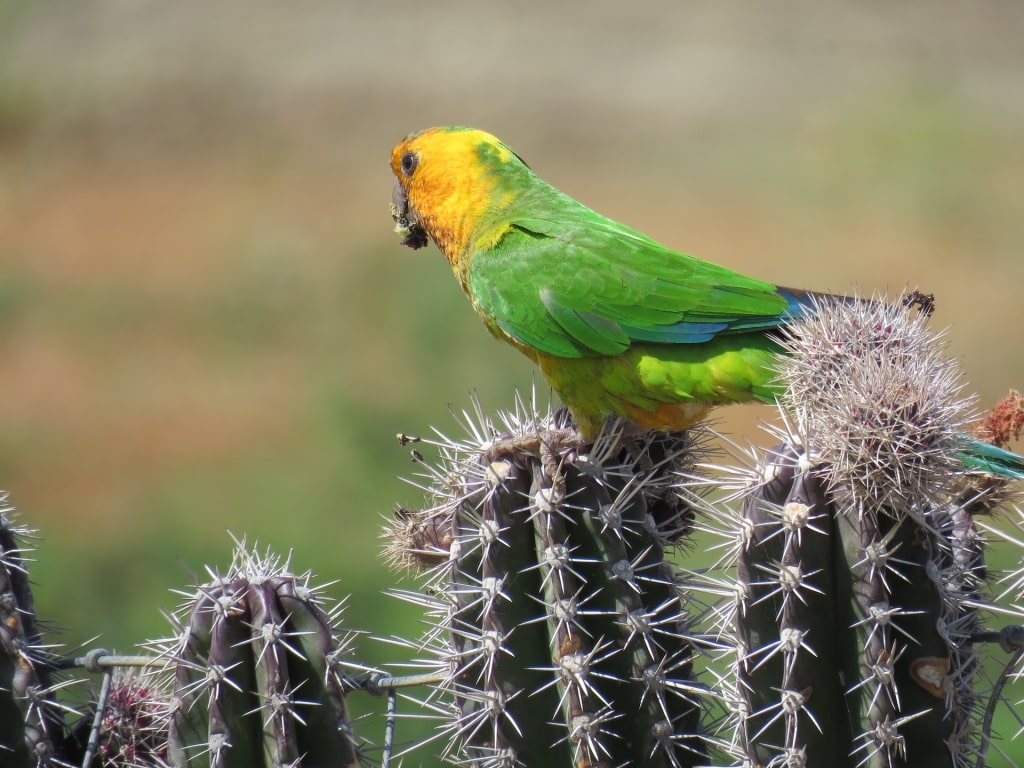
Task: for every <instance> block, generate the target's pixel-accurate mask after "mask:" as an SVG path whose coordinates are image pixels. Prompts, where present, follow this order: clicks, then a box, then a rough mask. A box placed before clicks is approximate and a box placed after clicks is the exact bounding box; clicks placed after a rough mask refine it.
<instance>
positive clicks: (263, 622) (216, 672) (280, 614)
mask: <svg viewBox="0 0 1024 768" xmlns="http://www.w3.org/2000/svg"><path fill="white" fill-rule="evenodd" d="M310 579H311V576H310V574H308V573H307V574H304V575H296V574H294V573H292V572H291V571H290V570H289V567H288V563H287V562H282V561H281V560H279V559H278V558H276V557H273V556H270V555H260V554H259V553H258V552H256V551H255V550H249V549H248V548H246V546H245V544H244V542H242V543H240V544H239V546H238V548H237V550H236V553H235V558H234V562H233V563H232V565H231V567H230V568H229V569H228V571H227V572H226V573H225V574H223V575H217V574H213V573H211V580H210V581H209V582H208V583H207V584H204V585H201V586H199V587H198V588H197V590H196V591H195V593H194V594H191V595H189V596H188V598H187V601H186V603H185V605H184V606H183V607H182V609H181V611H180V612H179V613H178V615H177V620H178V622H179V623H180V625H181V634H180V637H179V639H178V640H177V641H176V642H175V643H174V647H173V648H172V652H173V657H174V663H175V679H176V691H175V698H176V704H175V708H174V712H173V714H172V717H171V722H170V736H169V742H170V749H169V759H170V762H171V764H172V765H175V766H182V767H184V766H186V765H187V766H189V768H193V767H194V766H210V767H211V768H230V767H231V766H245V767H246V768H258V767H259V766H268V767H270V766H273V767H274V768H277V767H278V766H291V765H296V766H297V765H310V766H338V767H339V768H341V767H342V766H344V768H351V767H352V766H358V765H361V758H360V750H359V748H358V745H357V743H356V740H355V739H354V737H353V734H352V729H351V719H350V717H349V714H348V709H347V705H346V701H345V696H346V693H347V692H348V690H349V689H350V687H351V684H350V680H349V678H348V677H347V676H346V674H345V672H344V669H345V663H344V654H345V653H347V651H348V643H349V640H350V638H339V637H338V634H337V628H336V625H337V621H338V617H339V610H340V609H331V610H328V609H326V608H325V605H324V601H323V599H322V598H321V597H320V596H319V595H318V593H317V590H316V589H314V588H312V587H310Z"/></svg>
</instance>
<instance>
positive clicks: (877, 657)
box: [723, 301, 1024, 768]
mask: <svg viewBox="0 0 1024 768" xmlns="http://www.w3.org/2000/svg"><path fill="white" fill-rule="evenodd" d="M787 345H788V347H789V352H790V355H789V356H788V357H787V358H786V359H785V360H784V362H783V364H782V365H781V367H780V377H781V380H782V382H783V383H784V385H785V392H786V394H785V397H784V399H783V402H782V412H783V414H784V415H785V416H786V417H787V423H788V424H791V425H795V426H793V427H791V428H786V429H783V430H782V432H781V434H782V436H783V438H784V442H783V443H782V444H781V445H779V446H776V447H775V448H773V449H772V450H770V451H768V452H767V453H766V454H764V455H763V456H762V457H761V458H760V460H759V462H758V463H757V466H756V467H755V470H754V472H753V473H752V474H751V475H748V482H747V483H746V484H745V487H743V488H742V489H741V490H740V491H739V492H738V493H737V494H736V495H737V497H738V498H739V499H741V500H742V504H741V508H740V515H738V516H737V518H736V520H737V524H736V525H735V526H733V533H732V534H731V535H732V536H733V537H734V539H735V541H736V542H737V546H736V548H735V554H736V559H737V563H736V566H737V568H736V571H737V578H738V585H737V589H736V590H735V595H736V597H735V600H734V602H733V604H732V605H731V606H729V607H728V608H727V612H728V615H729V621H727V622H726V623H727V625H731V626H732V627H733V633H732V634H731V635H727V636H724V637H723V640H725V641H729V640H730V638H731V642H732V644H734V645H735V647H736V649H737V650H736V660H735V664H734V668H733V669H734V671H733V677H732V683H733V686H732V699H733V701H734V705H733V707H732V709H733V717H732V719H733V722H734V727H735V733H736V746H737V751H738V753H739V757H740V759H743V760H745V761H747V762H748V763H749V764H751V765H779V766H793V767H794V768H802V767H803V766H814V765H834V766H841V765H848V766H854V765H856V766H878V767H879V768H882V767H883V766H884V767H888V766H900V765H929V766H961V765H968V764H970V763H972V762H973V761H974V760H975V759H978V760H979V761H981V760H983V759H984V754H985V748H986V746H987V741H986V740H987V733H986V730H987V727H986V726H985V725H984V724H983V723H981V722H980V721H981V719H982V712H981V709H980V705H981V703H982V702H983V701H984V700H985V695H986V692H985V691H984V690H983V689H982V687H981V685H980V684H979V682H978V681H977V680H976V677H977V673H978V670H979V669H980V663H981V655H982V653H983V647H982V645H981V644H980V641H982V640H983V639H986V638H988V639H992V637H991V634H992V633H986V632H985V631H983V628H982V617H983V614H984V612H985V611H986V610H988V609H990V608H992V606H991V604H990V602H989V601H988V600H987V598H986V597H985V594H984V593H985V579H986V570H985V568H986V566H985V560H984V542H983V537H982V531H981V530H979V527H978V526H977V525H976V524H975V518H976V516H979V515H985V514H988V513H990V512H992V511H993V508H994V507H995V506H996V505H998V504H999V503H1001V502H1004V501H1005V500H1006V493H1007V489H1006V487H1005V482H1003V481H996V480H993V479H991V478H987V477H984V476H982V475H980V474H976V473H972V472H970V471H968V470H967V469H965V468H964V465H963V463H962V461H961V458H960V450H961V448H962V446H963V445H964V444H965V441H966V440H967V438H966V434H967V430H968V427H969V424H970V423H971V421H972V413H971V400H970V399H969V398H967V397H965V396H964V395H963V394H962V390H963V387H962V383H961V381H960V376H959V372H958V370H957V369H956V366H955V364H954V362H953V361H951V360H949V359H947V358H945V357H944V356H943V344H942V340H941V334H934V333H931V332H930V331H928V330H927V328H926V318H925V316H924V315H922V314H919V315H917V316H914V315H912V314H911V313H910V311H909V310H908V309H906V308H905V307H901V306H893V305H889V304H885V303H883V302H881V301H874V302H869V303H863V304H857V305H854V306H838V305H836V306H825V307H823V308H822V311H820V312H819V313H818V315H817V316H816V317H814V318H811V319H809V320H807V321H804V322H802V323H800V324H799V326H798V327H797V328H796V329H795V330H794V333H793V335H792V337H791V338H790V339H789V340H788V341H787ZM732 482H733V484H735V479H734V480H733V481H732ZM741 485H744V484H742V483H741ZM1002 613H1003V615H1004V616H1005V615H1006V614H1007V613H1009V616H1010V619H1011V620H1013V621H1017V622H1019V621H1021V619H1022V618H1024V612H1022V611H1021V610H1020V609H1019V608H1012V609H1010V610H1009V611H1006V610H1005V609H1002ZM1011 629H1013V628H1012V627H1011ZM1013 634H1014V633H1013V632H1010V635H1013ZM1010 635H1007V634H1006V633H1003V634H1002V635H1001V636H1000V637H1001V639H1002V640H1003V645H1004V646H1005V645H1006V638H1007V637H1008V636H1010ZM990 647H991V646H990ZM979 764H981V763H980V762H979Z"/></svg>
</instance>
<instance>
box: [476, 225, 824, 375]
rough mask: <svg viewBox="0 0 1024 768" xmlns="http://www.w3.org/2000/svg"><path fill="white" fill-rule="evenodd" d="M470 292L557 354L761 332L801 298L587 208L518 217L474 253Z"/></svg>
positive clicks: (532, 343) (502, 322) (511, 330)
mask: <svg viewBox="0 0 1024 768" xmlns="http://www.w3.org/2000/svg"><path fill="white" fill-rule="evenodd" d="M469 277H470V289H471V290H472V292H473V295H474V298H475V300H476V303H477V305H478V306H479V307H480V308H481V309H482V310H483V311H484V312H485V313H486V314H487V315H489V316H490V317H491V318H493V321H494V322H495V323H496V324H497V325H498V326H499V327H500V328H501V329H502V330H503V331H505V332H506V333H507V334H509V335H510V336H512V337H513V338H514V339H516V340H518V341H519V342H520V343H522V344H525V345H526V346H528V347H532V348H534V349H537V350H539V351H541V352H544V353H546V354H549V355H554V356H556V357H587V356H593V355H616V354H619V353H621V352H623V351H625V350H626V349H627V348H628V347H630V346H631V345H632V344H634V343H647V344H694V343H700V342H704V341H709V340H711V339H712V338H715V337H716V336H719V335H721V334H730V333H741V332H744V331H753V330H767V329H770V328H774V327H777V326H779V325H781V324H782V323H784V322H786V321H787V320H789V319H792V318H793V317H795V316H796V315H798V314H799V313H800V310H801V308H802V306H803V302H805V301H806V300H807V299H806V296H804V295H802V294H800V293H799V292H796V291H788V290H786V289H780V288H777V287H776V286H774V285H771V284H770V283H765V282H762V281H760V280H755V279H753V278H749V277H745V276H743V275H740V274H737V273H735V272H733V271H731V270H728V269H725V268H724V267H719V266H717V265H715V264H711V263H708V262H704V261H701V260H699V259H695V258H693V257H692V256H687V255H685V254H681V253H677V252H675V251H672V250H670V249H668V248H666V247H664V246H662V245H660V244H658V243H657V242H655V241H654V240H651V239H650V238H648V237H646V236H644V235H642V234H640V233H639V232H636V231H635V230H632V229H629V228H628V227H625V226H623V225H620V224H616V223H615V222H613V221H611V220H608V219H605V218H604V217H601V216H599V215H597V214H594V213H593V212H591V211H586V212H585V214H584V215H580V216H577V217H575V218H573V217H567V218H566V219H565V220H559V221H557V222H552V221H550V220H546V219H533V218H521V219H516V221H515V222H514V223H513V225H512V227H511V229H510V230H509V231H508V232H507V233H506V234H505V235H504V237H502V239H501V240H500V241H499V242H498V243H497V244H496V245H495V247H493V248H491V249H489V250H486V251H480V252H478V253H476V254H475V255H474V256H473V260H472V262H471V265H470V270H469Z"/></svg>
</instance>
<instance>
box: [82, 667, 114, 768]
mask: <svg viewBox="0 0 1024 768" xmlns="http://www.w3.org/2000/svg"><path fill="white" fill-rule="evenodd" d="M113 677H114V671H113V669H108V670H107V671H106V672H104V673H103V683H102V685H101V686H100V695H99V698H97V699H96V714H95V715H94V716H93V719H92V728H90V729H89V743H88V744H87V745H86V747H85V756H84V757H83V758H82V768H89V766H91V765H92V761H93V758H94V757H96V750H97V749H98V748H99V742H100V728H101V727H102V725H103V715H104V714H105V712H106V709H107V700H108V699H109V698H110V684H111V680H112V678H113Z"/></svg>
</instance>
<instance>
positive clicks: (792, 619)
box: [392, 302, 1024, 768]
mask: <svg viewBox="0 0 1024 768" xmlns="http://www.w3.org/2000/svg"><path fill="white" fill-rule="evenodd" d="M787 344H788V345H789V347H790V353H791V356H790V357H789V358H788V360H789V362H787V363H786V364H785V365H784V366H783V368H782V370H781V371H780V376H781V379H782V383H783V385H784V388H785V390H786V395H785V397H784V399H783V401H782V403H781V412H782V416H783V424H784V426H783V427H782V428H777V429H776V430H775V433H776V434H777V435H779V436H781V437H782V438H783V442H782V444H781V445H779V446H777V447H776V448H774V449H772V450H770V451H768V452H766V453H760V452H757V451H754V452H752V454H751V457H752V458H753V459H754V461H753V464H754V467H753V468H752V469H751V468H742V469H740V470H738V471H733V472H731V473H730V472H728V471H726V472H725V473H724V474H723V473H722V472H721V470H720V468H718V470H717V473H716V474H714V475H713V476H708V472H709V471H710V467H709V465H707V464H700V466H699V470H700V471H698V466H697V465H698V464H699V462H698V461H696V460H695V458H694V453H693V450H692V449H693V446H692V444H691V443H689V442H688V440H687V438H686V437H685V436H680V435H671V436H662V437H660V438H658V439H656V440H651V439H650V438H647V439H637V438H635V437H632V438H631V437H628V436H627V435H625V434H623V433H622V432H614V433H612V434H609V435H607V436H606V437H605V438H603V439H602V440H600V441H598V443H597V444H596V445H595V446H592V447H591V446H582V445H580V444H579V442H578V440H577V439H576V438H575V435H574V433H572V431H571V430H570V429H569V427H568V425H567V424H566V423H565V422H564V421H562V420H559V419H558V418H555V417H552V416H547V417H539V416H536V415H535V412H534V411H532V410H530V409H520V413H519V414H518V415H516V416H515V417H512V416H506V417H503V419H502V420H500V421H492V420H489V419H486V418H484V417H482V416H481V415H480V414H477V415H476V417H475V419H468V418H467V419H466V421H467V425H469V428H468V430H467V433H468V438H467V439H464V440H450V439H448V438H446V437H443V436H442V437H441V438H440V439H438V440H434V441H430V442H433V443H435V444H436V445H437V446H438V447H439V449H440V453H441V459H440V462H439V464H438V465H437V466H433V467H430V466H428V467H427V468H428V470H429V471H428V472H427V476H428V478H429V482H428V483H426V484H425V485H426V487H428V488H429V490H430V494H431V501H430V502H429V504H428V506H427V508H426V509H424V510H422V511H420V512H409V511H403V512H402V513H401V514H400V515H399V517H398V519H397V521H396V523H395V525H394V526H393V529H392V538H393V545H392V551H393V553H394V554H395V555H396V557H397V558H398V559H399V560H400V561H402V562H405V563H407V564H408V563H415V564H418V565H419V566H421V567H422V568H423V569H425V571H424V572H425V583H426V587H427V589H426V590H425V594H414V593H405V594H404V595H403V596H404V597H405V598H407V599H410V600H412V601H414V602H418V603H420V604H422V605H424V606H426V607H427V608H428V609H429V613H430V616H431V620H432V622H433V626H432V628H431V630H430V631H428V633H427V636H426V638H425V639H424V640H421V641H419V642H418V643H417V644H416V647H421V648H422V647H426V648H428V649H430V650H431V652H432V654H433V655H432V663H433V664H434V665H435V666H436V667H437V668H438V669H440V670H441V671H443V672H444V673H445V675H444V682H443V683H442V684H440V685H439V686H438V687H437V689H436V690H435V691H433V692H432V695H431V700H432V701H434V702H443V703H444V705H445V706H447V707H448V708H449V716H448V720H447V722H446V724H445V725H444V726H443V727H442V732H443V733H445V734H446V735H447V737H448V742H447V745H446V750H445V752H446V755H447V757H448V758H449V759H451V760H452V761H454V762H457V763H464V764H468V765H487V766H513V765H524V766H535V765H545V766H548V765H552V766H553V765H570V764H572V765H577V766H580V765H582V766H598V765H599V766H605V765H607V766H620V765H622V766H625V765H672V766H682V765H701V764H721V763H730V762H735V763H742V764H745V765H750V766H791V767H793V768H802V767H803V766H819V765H829V766H850V767H851V768H852V766H862V765H866V766H878V767H879V768H884V767H888V766H899V765H929V766H931V765H936V766H943V765H945V766H962V765H969V764H971V763H972V762H973V761H974V760H975V759H976V758H977V759H981V757H980V756H982V755H984V753H985V749H986V747H987V743H988V742H987V739H988V735H989V734H988V731H989V730H990V723H989V722H988V713H989V712H990V710H991V706H990V705H991V704H992V701H991V697H990V696H989V693H990V692H989V691H987V690H986V689H985V686H984V685H983V684H982V683H981V682H980V681H979V674H978V670H979V668H980V663H981V657H982V655H983V653H984V651H985V650H986V649H987V648H994V647H996V644H995V643H992V642H991V641H993V640H996V639H998V640H999V641H1000V643H1001V645H1002V649H1003V651H1005V650H1007V649H1010V648H1015V647H1016V645H1015V644H1016V643H1017V642H1018V641H1017V639H1016V638H1018V637H1019V636H1020V634H1021V633H1020V631H1019V629H1017V628H1014V627H1013V626H1012V624H1013V623H1019V622H1020V621H1021V616H1022V615H1024V614H1022V612H1021V611H1020V610H1019V609H1016V608H1009V609H1006V608H1004V609H1001V610H1002V614H1001V615H1002V617H1003V618H1001V619H1000V621H1001V622H1006V621H1009V622H1010V623H1011V626H1010V627H1008V628H1007V629H1006V631H1003V632H999V631H998V628H996V629H995V630H992V631H990V630H988V629H987V628H986V626H985V622H986V621H990V620H992V619H993V616H994V614H993V613H990V612H988V609H989V608H990V604H989V598H988V597H987V596H986V595H987V592H988V589H987V583H986V575H987V574H986V566H985V561H984V542H983V535H982V530H981V527H982V526H980V525H979V524H978V523H977V520H976V518H977V516H979V515H986V514H988V513H989V512H991V511H992V510H993V508H994V507H995V506H997V505H998V504H1000V503H1004V502H1006V501H1007V498H1008V493H1009V492H1008V490H1007V488H1006V486H1005V485H1004V484H1002V483H1000V482H998V481H994V480H992V479H991V478H988V477H984V476H982V475H980V474H976V473H972V472H970V471H968V470H967V469H965V468H964V466H963V464H962V461H961V455H960V453H961V449H962V447H963V446H964V444H965V441H966V440H967V438H966V437H965V435H966V434H967V433H968V431H969V426H970V422H971V418H972V414H971V408H970V406H971V401H970V399H969V398H967V397H965V396H964V395H963V394H962V392H961V384H960V380H959V373H958V371H957V369H956V366H955V364H954V363H953V362H951V361H950V360H948V359H946V358H945V357H944V356H943V344H942V342H941V336H940V335H937V334H933V333H931V332H929V331H928V329H927V327H926V319H925V318H924V317H923V316H915V315H914V314H913V312H912V311H910V310H908V309H906V308H904V307H902V306H891V305H887V304H885V303H883V302H870V303H867V302H866V303H863V304H860V305H845V306H841V305H837V306H835V307H826V308H824V309H823V311H822V312H821V313H820V314H819V316H818V317H817V318H816V319H813V320H811V321H808V322H806V323H802V324H801V325H800V326H799V327H798V328H797V329H796V330H795V331H794V334H793V336H792V338H791V339H789V340H788V342H787ZM524 411H527V413H526V414H525V415H524V413H523V412H524ZM473 421H475V422H476V424H475V426H473V425H470V422H473ZM414 455H415V456H416V457H417V459H418V460H420V461H421V462H422V457H420V456H419V453H418V452H414ZM700 455H701V452H697V456H698V457H699V456H700ZM719 463H721V462H719ZM425 466H426V465H425ZM695 533H696V534H697V537H696V539H695V541H696V542H697V544H698V547H699V548H700V549H702V550H712V549H721V550H723V551H725V552H726V553H727V554H726V555H725V556H724V557H720V558H719V559H718V561H717V562H716V563H715V565H714V566H712V567H711V568H705V567H700V568H695V567H691V566H689V564H688V563H687V562H686V560H687V554H686V552H685V550H684V552H683V557H682V559H681V560H679V564H680V566H684V567H681V568H679V569H678V570H677V569H675V568H673V567H672V566H671V565H670V564H669V562H668V561H667V560H666V559H665V556H666V555H665V553H666V552H667V551H668V550H669V549H671V548H672V547H673V545H675V544H677V543H680V542H683V543H686V542H689V541H691V540H693V539H692V537H693V535H694V534H695ZM716 537H717V539H718V540H717V541H716ZM704 562H705V563H706V562H707V558H705V559H704ZM698 600H701V601H704V603H705V605H706V607H707V609H706V610H702V609H698V608H696V607H695V606H696V605H698V602H697V601H698ZM1007 614H1009V615H1007ZM704 651H707V653H704ZM698 654H701V656H700V657H698ZM729 658H731V659H732V661H731V663H729V664H727V666H728V669H726V670H722V669H720V668H719V667H720V665H721V664H722V663H723V662H724V661H725V660H726V659H729ZM722 709H724V710H726V716H725V717H724V719H722V720H719V719H717V718H716V715H715V713H716V712H721V710H722Z"/></svg>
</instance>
